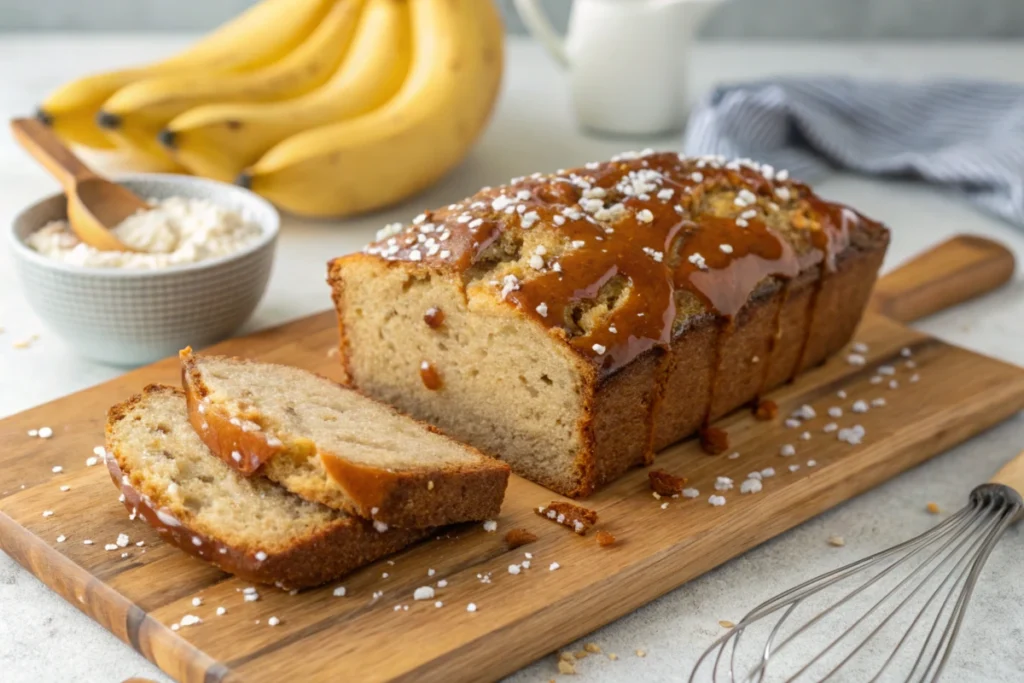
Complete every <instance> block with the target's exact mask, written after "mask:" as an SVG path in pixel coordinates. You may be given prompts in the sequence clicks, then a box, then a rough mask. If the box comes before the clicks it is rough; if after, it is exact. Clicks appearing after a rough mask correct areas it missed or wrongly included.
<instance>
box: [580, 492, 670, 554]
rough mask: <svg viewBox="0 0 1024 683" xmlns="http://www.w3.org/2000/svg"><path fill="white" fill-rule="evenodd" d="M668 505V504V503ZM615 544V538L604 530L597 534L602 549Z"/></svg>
mask: <svg viewBox="0 0 1024 683" xmlns="http://www.w3.org/2000/svg"><path fill="white" fill-rule="evenodd" d="M666 505H667V503H666ZM614 543H615V536H613V535H612V534H610V533H609V532H607V531H605V530H604V529H602V530H601V531H598V532H597V544H598V545H599V546H601V547H602V548H604V547H607V546H610V545H612V544H614Z"/></svg>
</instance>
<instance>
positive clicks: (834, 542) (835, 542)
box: [828, 536, 846, 548]
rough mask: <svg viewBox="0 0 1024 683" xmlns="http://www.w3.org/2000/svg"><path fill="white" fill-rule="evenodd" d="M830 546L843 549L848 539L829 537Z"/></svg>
mask: <svg viewBox="0 0 1024 683" xmlns="http://www.w3.org/2000/svg"><path fill="white" fill-rule="evenodd" d="M828 544H829V545H831V546H835V547H836V548H842V547H843V546H844V545H846V539H844V538H843V537H842V536H829V537H828Z"/></svg>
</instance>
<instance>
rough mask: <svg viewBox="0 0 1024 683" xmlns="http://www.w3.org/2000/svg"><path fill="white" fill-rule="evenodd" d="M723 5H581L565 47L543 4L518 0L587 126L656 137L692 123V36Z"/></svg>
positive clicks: (593, 1)
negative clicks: (565, 75) (565, 77)
mask: <svg viewBox="0 0 1024 683" xmlns="http://www.w3.org/2000/svg"><path fill="white" fill-rule="evenodd" d="M719 2H721V0H575V2H574V3H573V7H572V13H571V14H570V17H569V29H568V32H567V34H566V37H565V39H564V40H563V39H562V37H561V36H559V35H558V33H556V32H555V30H554V29H553V28H552V26H551V24H550V22H549V21H548V19H547V16H546V15H545V14H544V12H543V10H542V9H541V8H540V4H539V0H515V5H516V9H517V10H518V11H519V15H520V17H522V19H523V23H524V24H526V27H527V28H528V29H529V30H530V33H532V34H533V35H534V37H535V38H536V39H537V40H538V41H540V43H541V44H542V45H544V47H546V48H547V49H548V52H550V53H551V56H552V57H554V59H555V60H556V61H557V62H559V63H560V64H561V65H562V66H564V67H565V68H566V69H567V70H568V71H569V83H570V87H571V90H572V102H573V107H574V109H575V111H576V118H577V119H578V120H579V122H580V125H582V126H583V127H584V128H588V129H591V130H594V131H597V132H600V133H610V134H615V135H651V134H655V133H665V132H668V131H672V130H676V129H678V128H680V127H681V126H682V125H683V123H684V121H685V115H686V98H685V94H686V83H685V76H686V57H687V53H688V49H689V45H690V42H691V39H692V38H693V35H694V34H695V33H696V31H697V29H698V28H699V27H700V25H701V23H702V22H703V21H704V18H705V16H706V15H707V13H708V11H709V10H710V9H712V8H713V7H714V6H715V5H717V4H718V3H719Z"/></svg>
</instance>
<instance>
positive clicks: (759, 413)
mask: <svg viewBox="0 0 1024 683" xmlns="http://www.w3.org/2000/svg"><path fill="white" fill-rule="evenodd" d="M778 414H779V404H777V403H776V402H775V401H772V400H768V399H765V400H763V401H758V403H757V408H755V409H754V417H756V418H757V419H758V420H765V421H767V420H774V419H775V416H776V415H778Z"/></svg>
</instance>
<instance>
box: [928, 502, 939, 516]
mask: <svg viewBox="0 0 1024 683" xmlns="http://www.w3.org/2000/svg"><path fill="white" fill-rule="evenodd" d="M926 509H927V510H928V512H930V513H932V514H933V515H937V514H939V513H940V512H941V510H939V506H938V504H937V503H928V506H927V508H926Z"/></svg>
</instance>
